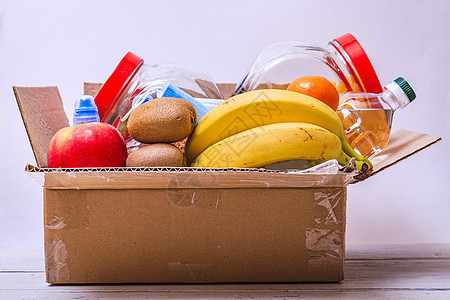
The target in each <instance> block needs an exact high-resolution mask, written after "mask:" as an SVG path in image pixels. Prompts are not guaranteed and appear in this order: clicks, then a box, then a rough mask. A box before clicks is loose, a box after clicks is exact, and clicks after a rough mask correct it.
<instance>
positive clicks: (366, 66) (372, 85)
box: [334, 33, 383, 94]
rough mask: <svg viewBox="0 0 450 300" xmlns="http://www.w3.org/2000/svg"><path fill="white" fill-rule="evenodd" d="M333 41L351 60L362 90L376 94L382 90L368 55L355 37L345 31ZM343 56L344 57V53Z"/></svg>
mask: <svg viewBox="0 0 450 300" xmlns="http://www.w3.org/2000/svg"><path fill="white" fill-rule="evenodd" d="M334 41H335V42H337V43H338V44H339V45H340V46H341V47H342V49H343V50H344V51H345V53H346V54H347V56H348V58H349V59H350V60H351V63H352V64H353V66H354V68H355V70H356V72H358V74H357V76H359V79H360V80H361V83H362V84H363V88H364V90H365V91H366V92H367V93H376V94H379V93H381V92H383V87H382V86H381V83H380V80H379V79H378V76H377V73H375V69H374V68H373V66H372V64H371V63H370V60H369V57H368V56H367V54H366V52H364V49H363V48H362V47H361V45H360V44H359V42H358V41H357V40H356V38H355V37H354V36H353V35H351V34H350V33H347V34H344V35H343V36H340V37H338V38H335V39H334ZM338 50H339V49H338ZM341 54H343V53H341ZM343 56H344V58H346V57H345V55H343ZM346 60H347V58H346ZM355 75H356V74H355Z"/></svg>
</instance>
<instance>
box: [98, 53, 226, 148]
mask: <svg viewBox="0 0 450 300" xmlns="http://www.w3.org/2000/svg"><path fill="white" fill-rule="evenodd" d="M168 84H172V85H173V86H175V87H177V88H179V89H181V90H183V91H184V92H186V93H188V94H189V95H190V96H192V97H195V98H208V99H209V98H210V99H223V96H222V94H221V92H220V90H219V88H218V87H217V84H216V83H215V82H214V80H213V79H212V78H211V76H210V75H209V74H208V73H206V72H205V71H201V70H194V69H191V68H187V67H184V66H182V65H180V64H177V63H162V64H155V65H146V64H144V60H143V59H142V58H140V57H138V56H137V55H135V54H133V53H132V52H128V53H127V54H126V55H125V56H124V57H123V59H122V60H121V61H120V62H119V64H118V65H117V67H116V69H115V70H114V71H113V73H112V74H111V75H110V77H109V78H108V80H107V81H106V82H105V84H104V85H103V86H102V88H101V89H100V91H99V92H98V94H97V96H96V97H95V103H96V105H97V108H98V112H99V116H100V120H101V122H105V123H109V124H111V125H114V126H115V127H117V129H118V130H119V132H120V133H121V134H122V135H123V137H124V138H125V140H127V139H128V138H129V134H128V130H127V120H128V116H129V112H130V110H131V109H132V107H133V105H134V104H139V103H143V102H144V101H148V100H149V99H154V98H156V97H157V92H158V91H159V90H162V89H164V88H165V87H166V86H167V85H168ZM194 107H195V105H194Z"/></svg>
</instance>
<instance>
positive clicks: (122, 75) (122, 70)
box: [94, 52, 144, 122]
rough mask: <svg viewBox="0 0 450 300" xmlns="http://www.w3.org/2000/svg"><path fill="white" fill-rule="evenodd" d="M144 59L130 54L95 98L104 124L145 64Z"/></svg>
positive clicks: (120, 63)
mask: <svg viewBox="0 0 450 300" xmlns="http://www.w3.org/2000/svg"><path fill="white" fill-rule="evenodd" d="M143 61H144V60H143V59H142V58H140V57H138V56H137V55H135V54H133V53H131V52H128V53H127V54H125V56H124V57H123V58H122V60H121V61H120V62H119V64H118V65H117V67H116V69H115V70H114V71H113V72H112V74H111V75H110V76H109V78H108V80H106V82H105V84H103V86H102V88H101V89H100V91H99V92H98V94H97V96H96V97H95V100H94V101H95V105H97V108H98V114H99V116H100V121H102V122H104V121H105V119H106V118H107V117H108V115H109V113H110V112H111V110H112V109H113V108H114V106H115V105H116V104H117V101H118V100H119V98H120V96H121V95H122V92H123V91H124V90H125V87H127V86H128V84H129V83H130V81H131V79H132V78H133V76H134V74H135V73H136V72H137V70H138V69H139V67H140V66H141V65H142V63H143Z"/></svg>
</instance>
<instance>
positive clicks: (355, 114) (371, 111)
mask: <svg viewBox="0 0 450 300" xmlns="http://www.w3.org/2000/svg"><path fill="white" fill-rule="evenodd" d="M415 98H416V94H415V93H414V90H413V89H412V88H411V86H410V85H409V84H408V82H407V81H406V80H405V79H403V78H402V77H398V78H397V79H395V80H394V81H392V82H391V83H389V84H388V85H386V86H385V88H384V91H383V92H382V93H379V94H373V93H363V92H347V93H344V94H341V95H340V96H339V107H338V111H337V113H338V115H339V117H340V118H341V121H342V124H343V126H344V135H345V138H346V140H347V141H348V142H349V144H350V146H352V148H353V149H355V151H357V152H358V153H359V154H361V155H363V156H365V157H366V158H368V159H370V158H372V157H373V156H374V155H376V154H377V153H379V152H380V151H381V150H382V149H383V148H384V147H386V145H387V143H388V141H389V136H390V133H391V126H392V120H393V116H394V112H395V111H396V110H397V109H402V108H404V107H405V106H407V105H408V104H409V103H411V101H413V100H414V99H415Z"/></svg>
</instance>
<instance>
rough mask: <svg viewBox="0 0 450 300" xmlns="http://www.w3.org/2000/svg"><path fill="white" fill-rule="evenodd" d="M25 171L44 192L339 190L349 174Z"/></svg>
mask: <svg viewBox="0 0 450 300" xmlns="http://www.w3.org/2000/svg"><path fill="white" fill-rule="evenodd" d="M26 171H27V172H29V174H30V175H31V176H32V177H33V178H34V179H35V181H36V182H38V183H39V184H40V185H42V186H43V187H45V188H47V189H78V190H80V189H161V188H178V189H186V188H189V189H192V188H198V189H208V188H223V189H231V188H262V187H270V188H286V187H290V188H292V187H342V186H346V185H347V184H348V183H349V182H350V181H351V180H352V177H353V174H348V173H337V174H327V173H324V174H303V173H288V172H277V171H268V170H264V169H198V168H188V167H185V168H109V169H108V168H101V169H87V168H86V169H42V168H36V167H34V166H31V165H28V166H27V169H26Z"/></svg>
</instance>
